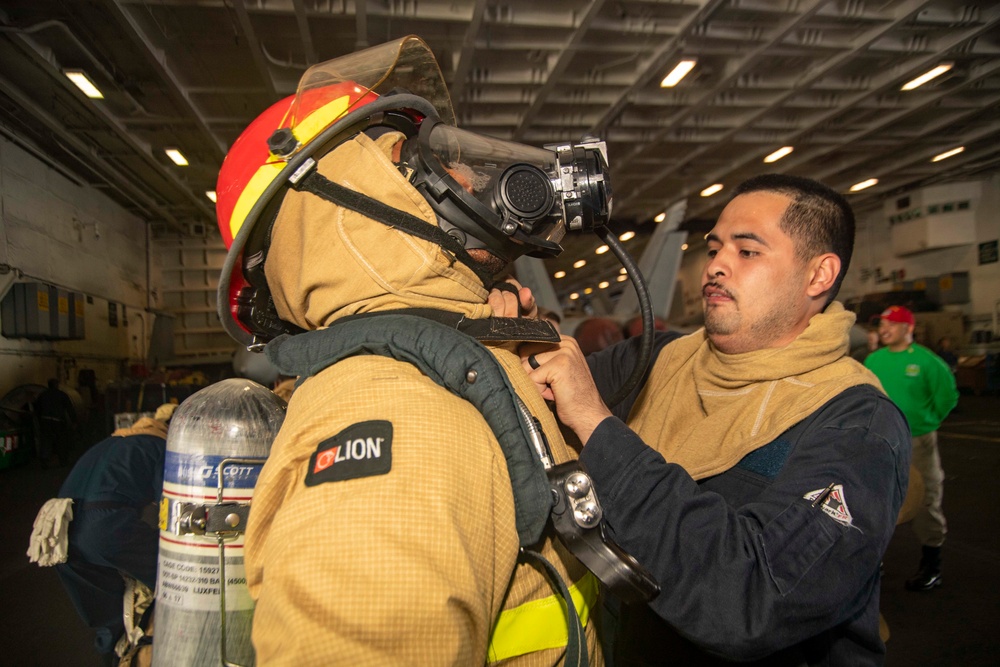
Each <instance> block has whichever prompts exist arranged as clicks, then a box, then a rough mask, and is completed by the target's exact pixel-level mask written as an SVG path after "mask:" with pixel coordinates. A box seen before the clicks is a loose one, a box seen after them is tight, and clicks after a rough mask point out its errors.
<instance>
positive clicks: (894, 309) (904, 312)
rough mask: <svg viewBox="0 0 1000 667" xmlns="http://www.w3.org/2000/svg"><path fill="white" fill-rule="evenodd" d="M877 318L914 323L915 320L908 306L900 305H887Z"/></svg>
mask: <svg viewBox="0 0 1000 667" xmlns="http://www.w3.org/2000/svg"><path fill="white" fill-rule="evenodd" d="M879 318H881V319H883V320H888V321H889V322H899V323H901V324H909V325H911V326H912V325H914V324H916V320H915V319H914V318H913V313H912V312H910V309H909V308H903V307H902V306H889V307H888V308H886V309H885V310H883V311H882V314H881V315H879Z"/></svg>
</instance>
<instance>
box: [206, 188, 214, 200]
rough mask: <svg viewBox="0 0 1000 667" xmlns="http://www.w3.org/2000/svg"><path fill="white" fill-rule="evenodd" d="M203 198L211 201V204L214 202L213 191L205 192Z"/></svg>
mask: <svg viewBox="0 0 1000 667" xmlns="http://www.w3.org/2000/svg"><path fill="white" fill-rule="evenodd" d="M205 196H206V197H208V198H209V199H211V200H212V202H213V203H214V202H215V201H216V199H215V190H205Z"/></svg>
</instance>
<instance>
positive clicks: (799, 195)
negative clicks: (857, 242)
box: [733, 174, 854, 304]
mask: <svg viewBox="0 0 1000 667" xmlns="http://www.w3.org/2000/svg"><path fill="white" fill-rule="evenodd" d="M750 192H774V193H777V194H780V195H784V196H786V197H788V198H790V199H791V200H792V203H791V204H789V205H788V208H787V209H786V210H785V214H784V215H783V216H782V217H781V221H780V223H779V226H780V227H781V230H782V231H783V232H785V233H786V234H788V235H789V236H790V237H791V238H792V241H793V242H794V243H795V254H796V255H797V256H798V257H799V259H801V260H802V261H808V260H810V259H812V258H813V257H815V256H817V255H821V254H823V253H826V252H832V253H833V254H835V255H836V256H837V257H839V258H840V273H838V274H837V278H836V280H835V281H834V283H833V288H832V289H831V290H830V295H829V296H828V297H827V301H826V302H827V304H829V303H830V302H831V301H833V300H834V299H835V298H836V296H837V292H839V291H840V284H841V283H842V282H844V276H845V275H846V274H847V268H848V267H849V266H850V264H851V255H852V254H853V252H854V212H853V211H851V206H850V204H848V203H847V200H846V199H844V198H843V197H842V196H841V195H840V194H839V193H838V192H836V191H834V190H832V189H830V188H828V187H827V186H825V185H823V184H822V183H820V182H818V181H814V180H811V179H808V178H802V177H800V176H789V175H786V174H762V175H760V176H754V177H753V178H750V179H747V180H746V181H743V182H742V183H740V184H739V185H738V186H736V190H735V191H734V192H733V198H734V199H735V198H736V197H738V196H740V195H745V194H748V193H750Z"/></svg>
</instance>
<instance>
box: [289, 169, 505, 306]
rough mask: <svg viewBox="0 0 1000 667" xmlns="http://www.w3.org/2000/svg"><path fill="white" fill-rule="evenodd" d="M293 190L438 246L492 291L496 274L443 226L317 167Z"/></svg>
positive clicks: (295, 184) (294, 184) (296, 184)
mask: <svg viewBox="0 0 1000 667" xmlns="http://www.w3.org/2000/svg"><path fill="white" fill-rule="evenodd" d="M292 187H293V188H295V189H296V190H300V191H304V192H309V193H312V194H314V195H316V196H317V197H319V198H321V199H325V200H326V201H328V202H330V203H331V204H336V205H337V206H343V207H344V208H347V209H350V210H352V211H354V212H355V213H360V214H361V215H363V216H365V217H366V218H370V219H372V220H374V221H376V222H381V223H382V224H383V225H387V226H389V227H392V228H394V229H399V230H401V231H404V232H406V233H407V234H410V235H412V236H416V237H417V238H419V239H423V240H425V241H430V242H431V243H434V244H436V245H439V246H441V247H442V248H444V249H445V250H447V251H448V252H449V253H451V254H452V255H453V256H454V257H455V259H457V260H458V261H460V262H462V264H465V265H466V266H467V267H469V269H471V270H472V271H473V273H475V274H476V277H477V278H479V280H480V282H482V283H483V286H484V287H486V288H487V289H489V288H490V286H491V285H492V284H493V274H492V273H490V272H488V271H486V270H484V269H483V267H482V265H481V264H479V263H478V262H476V260H474V259H472V256H471V255H469V253H468V252H467V251H466V249H465V247H464V246H462V244H461V243H459V242H458V240H457V239H456V238H455V237H453V236H450V235H449V234H447V233H446V232H445V231H444V230H442V229H441V228H440V227H437V226H435V225H432V224H430V223H428V222H427V221H426V220H421V219H420V218H418V217H417V216H415V215H412V214H410V213H407V212H406V211H401V210H399V209H398V208H393V207H392V206H388V205H387V204H383V203H382V202H380V201H378V200H377V199H372V198H371V197H369V196H368V195H365V194H362V193H360V192H356V191H355V190H351V189H350V188H345V187H344V186H342V185H340V184H338V183H334V182H333V181H331V180H330V179H328V178H327V177H326V176H324V175H323V174H321V173H319V171H318V170H317V169H316V168H313V169H312V171H311V172H310V173H309V175H308V176H306V177H305V178H303V179H301V180H299V181H298V182H297V183H293V184H292Z"/></svg>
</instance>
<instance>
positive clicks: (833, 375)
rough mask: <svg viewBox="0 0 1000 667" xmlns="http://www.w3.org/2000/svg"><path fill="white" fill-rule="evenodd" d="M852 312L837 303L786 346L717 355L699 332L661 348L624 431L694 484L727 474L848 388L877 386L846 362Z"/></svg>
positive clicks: (869, 375) (867, 374) (862, 369)
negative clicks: (628, 429)
mask: <svg viewBox="0 0 1000 667" xmlns="http://www.w3.org/2000/svg"><path fill="white" fill-rule="evenodd" d="M852 324H854V313H851V312H848V311H845V310H844V307H843V306H842V305H841V304H840V303H839V302H836V301H835V302H833V303H831V304H830V305H829V306H828V307H827V309H826V311H824V312H823V313H820V314H818V315H814V316H813V318H812V319H811V320H810V321H809V326H808V327H807V328H806V330H805V331H803V332H802V333H801V334H800V335H799V337H798V338H796V339H795V340H794V341H792V342H791V343H790V344H788V345H787V346H785V347H781V348H768V349H764V350H756V351H754V352H746V353H743V354H723V353H722V352H719V351H718V350H717V349H716V348H715V347H714V346H713V345H712V344H711V341H710V340H709V339H708V337H707V336H706V334H705V330H704V329H699V330H698V331H696V332H695V333H693V334H691V335H689V336H685V337H684V338H681V339H679V340H677V341H675V342H673V343H671V344H670V345H668V346H667V347H666V348H664V351H663V352H662V353H661V354H660V356H659V357H658V358H657V360H656V363H655V364H654V366H653V370H652V373H651V375H650V378H649V381H648V382H647V383H646V386H645V388H644V389H643V391H642V393H641V394H640V395H639V398H638V399H637V400H636V403H635V405H634V406H633V407H632V412H631V414H630V416H629V426H631V427H632V429H633V430H635V432H636V433H638V434H639V435H640V436H642V438H643V439H644V440H645V441H646V442H647V443H649V445H650V446H651V447H653V449H655V450H657V451H658V452H660V454H662V455H663V456H664V458H666V459H667V461H670V462H671V463H677V464H678V465H680V466H682V467H683V468H684V469H685V470H687V472H688V474H690V475H691V476H692V477H694V478H695V479H704V478H705V477H710V476H712V475H715V474H718V473H720V472H723V471H725V470H728V469H729V468H731V467H733V466H734V465H736V464H737V463H739V461H740V460H741V459H742V458H743V457H744V456H746V455H747V454H749V453H750V452H752V451H754V450H755V449H758V448H759V447H763V446H764V445H766V444H768V443H769V442H771V441H773V440H774V439H775V438H777V437H778V436H779V435H780V434H782V433H783V432H785V431H787V430H788V429H789V428H791V427H792V426H794V425H795V424H797V423H798V422H800V421H802V420H803V419H805V418H806V417H808V416H809V415H811V414H812V413H813V412H815V411H816V410H818V409H819V408H820V407H822V406H823V404H824V403H826V402H827V401H829V400H830V399H832V398H833V397H834V396H836V395H838V394H840V393H841V392H843V391H844V390H846V389H848V388H850V387H856V386H859V385H872V386H874V387H878V388H879V389H881V385H880V384H879V382H878V379H877V378H876V377H875V376H874V375H873V374H872V373H871V372H870V371H868V370H867V369H866V368H865V367H864V366H862V365H861V364H859V363H858V362H856V361H855V360H853V359H851V358H850V357H848V356H847V349H848V340H849V338H848V332H849V330H850V328H851V325H852Z"/></svg>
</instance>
